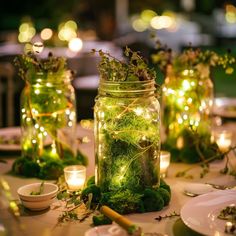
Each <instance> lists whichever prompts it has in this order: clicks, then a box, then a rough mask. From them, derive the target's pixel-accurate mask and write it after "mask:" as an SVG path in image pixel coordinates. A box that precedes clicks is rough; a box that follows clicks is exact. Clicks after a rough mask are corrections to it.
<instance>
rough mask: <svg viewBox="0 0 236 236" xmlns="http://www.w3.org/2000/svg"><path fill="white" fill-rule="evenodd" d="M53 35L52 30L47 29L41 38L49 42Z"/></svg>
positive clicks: (43, 31)
mask: <svg viewBox="0 0 236 236" xmlns="http://www.w3.org/2000/svg"><path fill="white" fill-rule="evenodd" d="M52 35H53V31H52V30H51V29H50V28H45V29H43V30H42V31H41V33H40V37H41V39H42V40H49V39H51V37H52Z"/></svg>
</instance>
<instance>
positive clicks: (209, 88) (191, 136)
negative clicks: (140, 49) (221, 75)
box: [152, 41, 236, 163]
mask: <svg viewBox="0 0 236 236" xmlns="http://www.w3.org/2000/svg"><path fill="white" fill-rule="evenodd" d="M152 60H153V63H154V64H155V65H157V66H158V67H159V69H160V70H161V71H162V72H163V73H164V75H165V76H166V79H165V82H164V84H163V86H162V107H163V117H162V121H163V125H164V127H165V131H166V140H163V141H164V143H163V148H164V149H166V150H169V151H170V152H171V158H172V161H175V162H186V163H196V162H204V161H205V160H207V159H211V157H213V156H214V157H217V158H218V159H220V158H222V157H223V155H222V153H221V152H220V150H219V147H218V146H217V144H216V143H215V142H212V140H211V129H210V128H211V125H210V123H211V120H210V116H209V115H210V111H211V107H212V103H213V92H214V91H213V84H212V82H211V79H210V72H211V69H212V68H213V67H222V68H223V69H224V70H225V73H227V74H230V73H233V67H232V66H233V65H234V64H235V63H236V60H235V58H234V57H233V56H232V55H230V53H226V54H224V55H219V54H217V53H216V52H214V51H210V50H205V51H202V50H200V49H199V48H192V47H189V48H187V49H185V50H184V51H183V52H182V53H180V54H174V53H173V51H172V50H171V49H169V48H167V47H166V46H163V45H161V43H160V42H159V41H158V42H157V52H156V53H154V54H153V55H152Z"/></svg>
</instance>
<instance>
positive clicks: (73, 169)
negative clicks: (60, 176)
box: [64, 165, 86, 191]
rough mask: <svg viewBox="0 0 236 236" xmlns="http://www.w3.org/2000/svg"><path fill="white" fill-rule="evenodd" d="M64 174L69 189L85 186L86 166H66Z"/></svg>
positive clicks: (74, 189) (78, 188)
mask: <svg viewBox="0 0 236 236" xmlns="http://www.w3.org/2000/svg"><path fill="white" fill-rule="evenodd" d="M64 176H65V180H66V183H67V186H68V189H69V190H72V191H76V190H80V189H82V188H83V187H84V183H85V179H86V167H85V166H82V165H72V166H67V167H65V168H64Z"/></svg>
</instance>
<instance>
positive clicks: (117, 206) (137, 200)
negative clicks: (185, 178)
mask: <svg viewBox="0 0 236 236" xmlns="http://www.w3.org/2000/svg"><path fill="white" fill-rule="evenodd" d="M95 186H96V185H95V184H91V185H89V186H86V188H85V189H84V190H83V191H82V193H81V199H82V200H83V201H84V202H85V204H86V202H87V201H88V199H89V194H92V199H91V206H92V207H93V209H99V207H100V206H102V205H106V206H109V207H110V208H112V209H113V210H115V211H117V212H119V213H120V214H129V213H135V212H136V213H138V212H139V213H143V212H151V211H159V210H161V209H162V208H163V207H164V206H167V205H168V204H169V202H170V198H171V191H170V186H169V185H167V184H166V182H165V181H164V180H163V179H161V182H160V187H159V188H145V190H144V191H140V192H132V191H130V190H128V189H126V190H125V191H120V190H118V191H113V192H101V191H100V188H99V187H97V186H96V187H95ZM101 219H103V217H101V216H100V215H98V218H97V217H96V215H95V217H94V219H93V222H94V224H95V225H97V224H104V223H105V222H107V219H106V217H105V218H104V221H105V222H103V221H102V222H101V221H100V220H101Z"/></svg>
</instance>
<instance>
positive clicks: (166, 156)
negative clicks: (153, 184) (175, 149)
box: [160, 151, 170, 178]
mask: <svg viewBox="0 0 236 236" xmlns="http://www.w3.org/2000/svg"><path fill="white" fill-rule="evenodd" d="M169 165H170V152H167V151H161V154H160V175H161V178H165V177H166V176H167V171H168V167H169Z"/></svg>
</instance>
